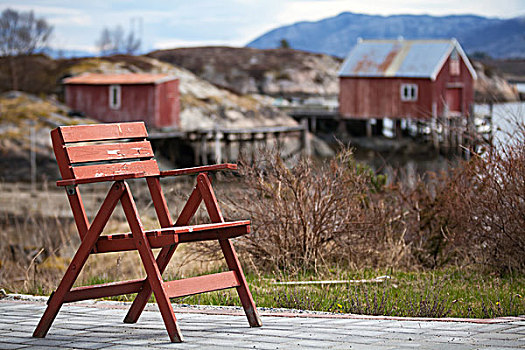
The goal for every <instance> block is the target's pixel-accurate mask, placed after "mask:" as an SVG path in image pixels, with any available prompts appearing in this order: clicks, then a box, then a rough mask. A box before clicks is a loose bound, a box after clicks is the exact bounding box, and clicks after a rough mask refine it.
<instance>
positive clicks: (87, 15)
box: [0, 0, 525, 52]
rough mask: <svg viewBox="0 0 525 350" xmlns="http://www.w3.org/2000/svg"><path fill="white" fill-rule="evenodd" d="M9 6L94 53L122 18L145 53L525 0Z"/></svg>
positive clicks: (504, 8)
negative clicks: (327, 22) (325, 21)
mask: <svg viewBox="0 0 525 350" xmlns="http://www.w3.org/2000/svg"><path fill="white" fill-rule="evenodd" d="M5 8H13V9H17V10H24V11H27V10H33V11H34V12H35V14H36V15H37V16H39V17H44V18H46V19H47V20H48V21H49V22H50V23H51V24H52V25H54V27H55V30H54V35H53V38H52V42H51V46H52V47H55V48H62V49H70V50H85V51H91V52H96V49H95V41H96V40H97V39H98V38H99V37H100V32H101V30H102V28H103V27H104V26H108V27H114V26H115V25H117V24H120V25H122V26H123V28H124V29H125V30H126V31H127V30H129V29H130V28H131V26H134V27H135V28H136V30H137V31H141V32H142V38H143V47H142V49H143V50H144V51H151V50H153V49H164V48H174V47H183V46H201V45H230V46H244V45H245V44H247V43H248V42H249V41H251V40H253V39H255V38H256V37H257V36H259V35H261V34H264V33H265V32H266V31H268V30H270V29H273V28H276V27H278V26H281V25H286V24H291V23H294V22H298V21H317V20H319V19H322V18H326V17H331V16H334V15H337V14H339V13H341V12H343V11H350V12H356V13H365V14H374V15H375V14H377V15H391V14H431V15H437V16H442V15H450V14H475V15H481V16H488V17H500V18H511V17H516V16H523V15H525V0H460V1H458V0H421V1H418V0H395V1H394V0H373V1H366V0H365V1H363V0H264V1H255V0H193V1H188V0H173V1H168V0H116V1H109V0H80V1H79V0H69V1H65V0H0V10H3V9H5ZM141 28H142V29H141Z"/></svg>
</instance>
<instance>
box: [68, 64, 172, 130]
mask: <svg viewBox="0 0 525 350" xmlns="http://www.w3.org/2000/svg"><path fill="white" fill-rule="evenodd" d="M63 82H64V84H65V86H66V104H67V105H68V106H69V107H70V108H71V109H73V110H74V111H78V112H82V113H84V114H85V115H86V116H87V117H90V118H93V119H96V120H100V121H102V122H108V123H112V122H129V121H144V122H145V123H146V125H147V126H148V127H151V128H164V127H168V128H178V127H179V126H180V117H179V111H180V102H179V98H180V96H179V80H178V79H176V78H174V77H172V76H169V75H166V74H143V73H140V74H92V73H89V74H83V75H79V76H76V77H71V78H67V79H64V81H63Z"/></svg>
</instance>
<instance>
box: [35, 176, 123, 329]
mask: <svg viewBox="0 0 525 350" xmlns="http://www.w3.org/2000/svg"><path fill="white" fill-rule="evenodd" d="M123 191H124V186H123V184H122V183H120V182H115V183H114V184H113V186H112V187H111V188H110V190H109V193H108V195H107V196H106V199H105V200H104V202H103V203H102V206H101V207H100V209H99V211H98V213H97V215H96V217H95V219H94V220H93V224H92V225H91V226H90V228H89V229H88V231H87V233H86V235H85V236H84V239H83V240H82V243H81V244H80V247H79V248H78V250H77V252H76V254H75V256H74V257H73V260H71V263H70V264H69V267H68V268H67V271H66V273H65V274H64V277H63V278H62V281H60V284H59V285H58V288H57V290H56V291H55V292H54V293H53V294H52V295H51V297H50V298H49V302H48V306H47V308H46V311H45V312H44V315H42V318H41V319H40V322H39V323H38V325H37V327H36V329H35V331H34V332H33V337H37V338H43V337H45V336H46V334H47V332H48V331H49V328H50V327H51V324H52V323H53V321H54V319H55V317H56V315H57V314H58V311H59V310H60V308H61V307H62V304H63V303H64V297H65V296H66V295H67V293H68V292H69V291H70V290H71V287H73V284H74V283H75V281H76V279H77V278H78V275H79V274H80V271H81V270H82V268H83V267H84V264H85V263H86V261H87V259H88V256H89V254H90V253H91V251H92V250H93V247H94V246H95V244H96V243H97V240H98V237H99V236H100V234H101V233H102V231H103V230H104V227H105V226H106V223H107V222H108V219H109V217H110V216H111V214H112V213H113V210H114V209H115V206H116V205H117V203H118V201H119V199H120V198H121V196H122V193H123Z"/></svg>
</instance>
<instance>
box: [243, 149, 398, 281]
mask: <svg viewBox="0 0 525 350" xmlns="http://www.w3.org/2000/svg"><path fill="white" fill-rule="evenodd" d="M242 169H243V170H242V172H243V175H244V178H245V181H246V187H247V188H248V189H249V194H248V195H246V196H244V199H243V200H241V204H240V205H238V206H237V208H238V209H239V210H240V211H241V213H240V216H243V214H244V216H246V215H248V216H250V217H251V219H252V223H253V231H254V232H253V233H252V234H251V235H249V236H247V237H246V238H243V239H240V240H239V242H238V243H237V245H236V246H237V247H239V250H240V251H241V252H242V253H247V254H249V255H250V257H251V261H253V262H254V264H255V265H257V268H259V269H260V268H262V269H263V270H266V271H284V272H286V273H289V274H296V273H298V272H301V271H309V270H314V271H315V270H317V269H318V268H319V267H320V266H329V265H331V264H344V265H345V266H352V267H362V266H365V265H370V264H371V265H374V266H383V265H384V264H385V263H386V264H387V265H389V266H390V265H396V266H397V265H399V264H400V263H401V262H402V261H403V262H404V259H405V258H406V255H405V253H406V251H407V250H406V245H405V241H404V239H403V237H402V236H403V230H398V229H397V226H398V219H397V218H395V215H390V214H392V213H389V211H388V208H391V207H392V205H386V204H385V203H386V202H387V201H388V200H389V199H386V200H385V199H378V196H379V194H378V191H382V190H383V187H384V179H383V180H382V178H380V177H379V178H378V177H377V176H375V174H374V173H373V172H371V171H368V168H363V167H361V166H357V165H356V163H355V161H354V160H353V157H352V152H351V151H350V150H348V149H344V150H342V151H341V152H340V153H339V154H338V155H337V156H336V157H335V158H334V159H332V160H331V161H329V162H326V163H323V164H315V163H314V162H313V161H312V160H310V159H306V158H302V159H300V160H299V161H298V162H297V163H296V164H295V165H293V166H291V167H287V166H286V165H285V163H284V162H283V160H282V159H281V158H280V157H279V156H278V153H277V152H271V151H269V152H265V153H264V154H263V156H262V158H261V160H260V161H259V162H258V163H257V164H256V165H254V166H243V167H242ZM394 214H395V213H394ZM392 216H394V218H392ZM399 217H400V216H399ZM392 248H393V249H392Z"/></svg>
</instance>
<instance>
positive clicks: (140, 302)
mask: <svg viewBox="0 0 525 350" xmlns="http://www.w3.org/2000/svg"><path fill="white" fill-rule="evenodd" d="M176 248H177V245H171V246H168V247H164V248H162V249H161V250H160V253H159V255H158V256H157V266H158V268H159V271H160V274H161V275H162V273H163V272H164V270H165V269H166V267H167V266H168V263H169V261H170V259H171V257H172V256H173V253H175V249H176ZM152 292H153V290H152V289H151V286H150V284H149V282H148V280H147V279H146V280H145V281H144V285H143V287H142V289H141V291H140V292H139V293H138V294H137V296H136V297H135V300H133V303H132V304H131V307H130V308H129V311H128V313H127V315H126V317H125V318H124V323H136V322H137V321H138V319H139V317H140V315H141V314H142V311H144V308H145V307H146V304H147V303H148V300H149V298H150V297H151V293H152Z"/></svg>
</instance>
